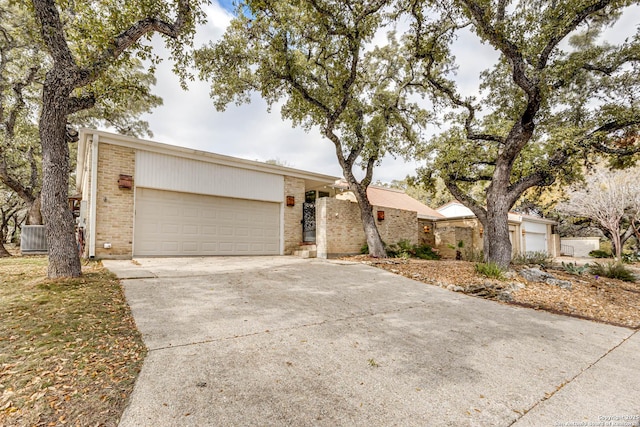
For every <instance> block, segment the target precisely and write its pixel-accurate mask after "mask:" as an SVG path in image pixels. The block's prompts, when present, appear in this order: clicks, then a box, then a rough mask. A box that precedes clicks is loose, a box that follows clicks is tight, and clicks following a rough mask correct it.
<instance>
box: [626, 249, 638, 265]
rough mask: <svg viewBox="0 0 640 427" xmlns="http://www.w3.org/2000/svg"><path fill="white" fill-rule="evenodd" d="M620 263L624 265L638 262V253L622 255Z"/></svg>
mask: <svg viewBox="0 0 640 427" xmlns="http://www.w3.org/2000/svg"><path fill="white" fill-rule="evenodd" d="M622 262H624V263H626V264H632V263H634V262H640V252H628V253H625V254H622Z"/></svg>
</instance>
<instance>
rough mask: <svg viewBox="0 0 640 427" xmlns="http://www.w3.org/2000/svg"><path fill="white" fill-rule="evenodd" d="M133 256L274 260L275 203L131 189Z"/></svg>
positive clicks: (276, 242) (277, 207)
mask: <svg viewBox="0 0 640 427" xmlns="http://www.w3.org/2000/svg"><path fill="white" fill-rule="evenodd" d="M133 238H134V242H133V246H134V255H136V256H153V255H156V256H160V255H161V256H172V255H180V256H184V255H187V256H189V255H194V256H195V255H278V254H279V253H280V244H279V242H280V205H279V203H271V202H261V201H255V200H244V199H233V198H228V197H216V196H204V195H199V194H189V193H179V192H173V191H161V190H152V189H147V188H139V187H138V188H136V216H135V229H134V237H133Z"/></svg>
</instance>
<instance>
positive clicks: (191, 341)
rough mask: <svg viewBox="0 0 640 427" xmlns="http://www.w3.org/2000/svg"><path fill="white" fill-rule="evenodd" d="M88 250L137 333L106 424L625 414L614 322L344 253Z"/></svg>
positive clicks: (634, 418) (560, 418) (605, 421)
mask: <svg viewBox="0 0 640 427" xmlns="http://www.w3.org/2000/svg"><path fill="white" fill-rule="evenodd" d="M104 265H105V266H106V267H107V268H109V269H110V270H111V271H113V272H114V273H116V274H117V275H118V276H119V277H120V278H121V279H123V280H122V282H123V285H124V289H125V293H126V297H127V300H128V301H129V304H130V305H131V308H132V311H133V315H134V317H135V320H136V322H137V325H138V327H139V329H140V331H141V332H142V334H143V336H144V340H145V343H146V345H147V346H148V348H149V354H148V356H147V359H146V360H145V362H144V366H143V368H142V372H141V374H140V376H139V378H138V381H137V383H136V386H135V390H134V393H133V395H132V399H131V403H130V406H129V407H128V408H127V410H126V411H125V413H124V415H123V417H122V420H121V422H120V426H122V427H128V426H160V425H161V426H269V425H272V426H285V425H290V426H312V425H313V426H393V425H396V426H512V425H513V426H559V425H594V426H595V425H602V426H606V425H629V426H630V425H635V426H637V425H640V375H639V374H638V367H640V335H639V334H638V333H636V331H633V330H630V329H625V328H619V327H614V326H608V325H603V324H598V323H594V322H589V321H584V320H578V319H574V318H569V317H564V316H557V315H553V314H549V313H545V312H539V311H534V310H530V309H524V308H519V307H514V306H508V305H504V304H500V303H496V302H492V301H486V300H482V299H478V298H473V297H469V296H466V295H462V294H458V293H453V292H449V291H446V290H443V289H440V288H437V287H433V286H429V285H425V284H423V283H420V282H416V281H413V280H409V279H406V278H403V277H400V276H397V275H394V274H391V273H388V272H386V271H383V270H379V269H376V268H373V267H369V266H366V265H363V264H355V263H345V262H338V261H334V262H331V261H321V260H309V259H307V260H303V259H297V258H293V257H242V258H227V257H218V258H176V259H167V258H163V259H140V260H137V261H135V262H132V261H104Z"/></svg>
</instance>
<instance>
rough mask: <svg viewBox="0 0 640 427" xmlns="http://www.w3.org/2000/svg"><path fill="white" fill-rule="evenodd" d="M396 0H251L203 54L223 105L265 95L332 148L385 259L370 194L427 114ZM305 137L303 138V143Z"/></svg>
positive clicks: (200, 62)
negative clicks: (395, 23)
mask: <svg viewBox="0 0 640 427" xmlns="http://www.w3.org/2000/svg"><path fill="white" fill-rule="evenodd" d="M392 4H393V2H392V1H390V0H366V1H360V2H352V1H348V0H338V1H328V0H298V1H293V2H283V1H277V0H255V1H254V0H248V1H246V2H244V3H242V4H240V7H239V8H238V9H237V17H236V18H235V19H234V20H233V21H232V22H231V24H230V25H229V27H228V29H227V31H226V33H225V34H224V36H223V37H222V39H221V40H220V41H219V42H217V43H214V44H210V45H209V46H207V47H204V48H202V49H201V50H199V51H198V52H197V55H196V66H197V68H198V69H199V70H200V71H201V76H202V77H204V78H206V79H208V80H209V81H211V95H212V97H213V99H214V102H215V105H216V107H217V108H218V109H221V110H222V109H224V108H225V106H226V105H227V104H228V103H230V102H232V101H236V102H247V101H249V100H250V96H251V94H252V92H258V93H259V94H260V95H261V96H262V98H264V99H265V100H266V102H267V103H268V104H269V106H273V105H281V114H282V116H283V117H284V118H288V119H291V120H292V121H293V123H294V125H297V126H302V127H303V128H305V129H309V128H317V129H319V130H320V132H321V133H322V135H323V136H324V137H325V138H327V139H328V140H329V141H330V142H331V143H332V144H333V150H334V151H335V153H336V157H337V160H338V162H339V164H340V166H341V168H342V172H343V174H344V178H345V179H346V181H347V183H348V184H349V188H350V190H352V191H353V193H354V194H355V197H356V200H357V201H358V204H359V207H360V216H361V218H362V223H363V229H364V233H365V236H366V239H367V244H368V247H369V253H370V254H371V255H373V256H376V257H384V256H386V252H385V248H384V246H383V243H382V240H381V239H380V235H379V233H378V230H377V227H376V224H375V220H374V217H373V212H372V207H371V204H370V203H369V201H368V199H367V187H368V186H369V184H371V180H372V178H373V171H374V168H375V166H376V165H377V164H378V163H379V162H380V161H381V159H382V157H383V156H384V155H385V154H388V153H391V154H406V153H408V152H409V151H410V150H411V147H412V146H413V145H414V144H415V143H416V142H417V140H418V137H419V132H420V129H421V128H422V126H424V124H425V122H426V120H427V118H428V115H427V114H426V113H425V112H424V111H423V110H422V109H421V108H419V106H418V104H417V103H415V101H414V100H412V98H411V97H410V93H411V92H412V91H413V90H414V88H413V87H412V85H411V82H412V81H413V79H414V77H415V74H414V73H413V69H412V66H413V65H412V64H411V63H410V57H409V55H403V54H401V46H400V44H399V42H398V40H397V38H396V37H394V36H393V34H392V35H390V37H389V39H388V42H387V43H385V44H384V45H382V46H375V47H374V46H373V45H372V41H373V39H374V37H375V36H376V35H377V34H380V33H383V32H384V31H385V30H387V31H388V30H391V29H392V28H391V27H390V26H389V25H390V24H391V21H390V20H389V19H388V16H387V12H389V11H390V10H391V9H390V7H391V5H392ZM301 143H303V142H301Z"/></svg>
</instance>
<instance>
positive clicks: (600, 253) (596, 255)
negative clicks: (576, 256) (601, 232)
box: [589, 249, 611, 258]
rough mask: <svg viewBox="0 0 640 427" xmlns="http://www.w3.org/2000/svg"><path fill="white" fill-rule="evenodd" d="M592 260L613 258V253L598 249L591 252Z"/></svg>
mask: <svg viewBox="0 0 640 427" xmlns="http://www.w3.org/2000/svg"><path fill="white" fill-rule="evenodd" d="M589 256H590V257H591V258H611V252H608V251H603V250H602V249H596V250H593V251H591V252H589Z"/></svg>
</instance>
